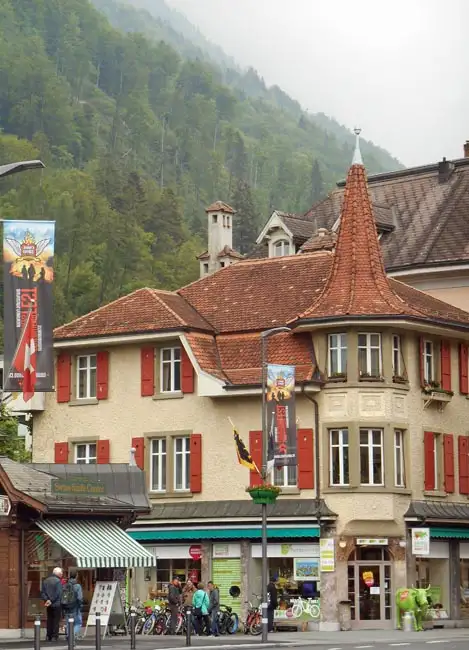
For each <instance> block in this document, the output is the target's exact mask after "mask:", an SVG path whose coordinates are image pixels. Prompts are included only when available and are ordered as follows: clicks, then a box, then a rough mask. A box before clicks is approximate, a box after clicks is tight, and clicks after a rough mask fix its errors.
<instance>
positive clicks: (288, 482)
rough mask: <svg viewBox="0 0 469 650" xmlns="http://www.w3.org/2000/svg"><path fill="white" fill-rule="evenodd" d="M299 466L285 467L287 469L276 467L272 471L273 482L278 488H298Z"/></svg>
mask: <svg viewBox="0 0 469 650" xmlns="http://www.w3.org/2000/svg"><path fill="white" fill-rule="evenodd" d="M297 476H298V474H297V466H296V465H285V467H274V469H273V470H272V478H271V481H272V483H273V484H274V485H276V486H277V487H296V486H297V481H298V478H297Z"/></svg>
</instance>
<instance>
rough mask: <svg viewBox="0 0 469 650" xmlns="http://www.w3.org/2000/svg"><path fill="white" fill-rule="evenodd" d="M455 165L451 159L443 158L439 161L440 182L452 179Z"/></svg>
mask: <svg viewBox="0 0 469 650" xmlns="http://www.w3.org/2000/svg"><path fill="white" fill-rule="evenodd" d="M453 170H454V165H453V163H452V162H451V161H449V160H446V158H443V160H442V161H441V162H439V163H438V182H439V183H447V182H448V181H449V179H450V176H451V174H452V173H453Z"/></svg>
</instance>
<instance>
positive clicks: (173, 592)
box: [168, 576, 181, 634]
mask: <svg viewBox="0 0 469 650" xmlns="http://www.w3.org/2000/svg"><path fill="white" fill-rule="evenodd" d="M168 604H169V609H170V611H171V620H170V623H169V633H170V634H176V628H177V624H178V614H179V607H180V606H181V583H180V582H179V578H178V577H177V576H176V577H174V578H173V581H172V583H171V584H170V585H169V589H168Z"/></svg>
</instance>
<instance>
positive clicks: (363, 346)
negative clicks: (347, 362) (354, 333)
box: [358, 334, 381, 377]
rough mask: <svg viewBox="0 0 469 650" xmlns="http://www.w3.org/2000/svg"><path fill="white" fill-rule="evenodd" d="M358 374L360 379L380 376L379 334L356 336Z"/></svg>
mask: <svg viewBox="0 0 469 650" xmlns="http://www.w3.org/2000/svg"><path fill="white" fill-rule="evenodd" d="M358 372H359V375H360V377H380V376H381V334H359V335H358Z"/></svg>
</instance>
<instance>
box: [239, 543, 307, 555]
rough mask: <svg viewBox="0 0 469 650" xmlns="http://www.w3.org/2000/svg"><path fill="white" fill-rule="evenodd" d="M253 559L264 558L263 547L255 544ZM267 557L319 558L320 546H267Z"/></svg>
mask: <svg viewBox="0 0 469 650" xmlns="http://www.w3.org/2000/svg"><path fill="white" fill-rule="evenodd" d="M251 551H252V557H262V545H261V544H253V545H252V547H251ZM267 557H292V558H294V557H305V558H308V557H319V544H267Z"/></svg>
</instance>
